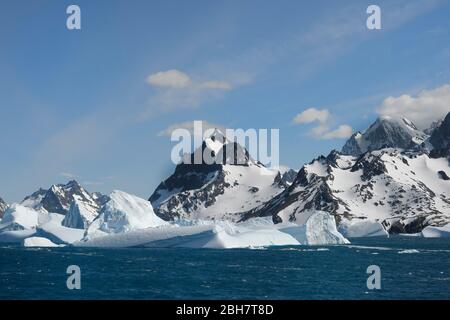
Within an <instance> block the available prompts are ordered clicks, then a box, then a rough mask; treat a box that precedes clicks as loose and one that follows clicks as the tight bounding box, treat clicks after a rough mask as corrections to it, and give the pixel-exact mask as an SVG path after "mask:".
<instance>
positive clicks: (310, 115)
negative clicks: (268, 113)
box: [293, 108, 353, 140]
mask: <svg viewBox="0 0 450 320" xmlns="http://www.w3.org/2000/svg"><path fill="white" fill-rule="evenodd" d="M331 118H332V116H331V113H330V111H328V109H316V108H309V109H306V110H305V111H303V112H301V113H299V114H297V115H296V116H295V117H294V119H293V121H294V123H295V124H308V123H314V122H316V123H318V125H316V126H315V127H313V128H312V129H311V130H310V134H311V135H312V136H313V137H314V138H316V139H321V140H327V139H344V138H348V137H350V136H351V135H352V133H353V129H352V127H350V126H349V125H347V124H343V125H340V126H339V127H338V128H337V129H335V130H332V129H331V128H330V127H331V124H330V122H331V120H332V119H331Z"/></svg>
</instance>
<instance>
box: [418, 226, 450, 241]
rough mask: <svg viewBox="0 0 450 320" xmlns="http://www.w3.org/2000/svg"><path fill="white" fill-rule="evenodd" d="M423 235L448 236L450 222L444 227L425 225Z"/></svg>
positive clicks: (433, 236)
mask: <svg viewBox="0 0 450 320" xmlns="http://www.w3.org/2000/svg"><path fill="white" fill-rule="evenodd" d="M422 236H423V237H425V238H448V237H450V223H448V224H446V225H445V226H443V227H432V226H428V227H425V228H424V229H423V230H422Z"/></svg>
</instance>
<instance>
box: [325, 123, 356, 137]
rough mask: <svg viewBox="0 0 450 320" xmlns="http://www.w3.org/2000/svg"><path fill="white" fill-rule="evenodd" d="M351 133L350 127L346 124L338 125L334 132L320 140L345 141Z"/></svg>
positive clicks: (328, 133)
mask: <svg viewBox="0 0 450 320" xmlns="http://www.w3.org/2000/svg"><path fill="white" fill-rule="evenodd" d="M352 133H353V129H352V127H350V126H349V125H346V124H342V125H340V126H339V127H338V128H337V129H336V130H333V131H329V132H327V133H325V134H324V135H323V136H322V137H321V139H345V138H349V137H350V136H351V135H352Z"/></svg>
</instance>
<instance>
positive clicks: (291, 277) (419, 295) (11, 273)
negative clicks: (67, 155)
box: [0, 237, 450, 299]
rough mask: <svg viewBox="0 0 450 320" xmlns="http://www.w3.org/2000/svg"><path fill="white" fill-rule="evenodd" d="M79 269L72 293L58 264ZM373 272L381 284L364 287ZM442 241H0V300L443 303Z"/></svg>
mask: <svg viewBox="0 0 450 320" xmlns="http://www.w3.org/2000/svg"><path fill="white" fill-rule="evenodd" d="M69 265H78V266H79V267H80V268H81V290H68V289H67V286H66V280H67V277H68V275H67V274H66V269H67V267H68V266H69ZM369 265H378V266H379V267H380V268H381V290H369V289H367V286H366V281H367V277H368V276H369V275H368V274H367V273H366V270H367V267H368V266H369ZM449 298H450V239H422V238H410V237H394V238H390V239H381V238H370V239H358V240H353V241H352V244H351V245H346V246H319V247H282V248H270V249H263V250H250V249H239V250H205V249H148V248H130V249H109V250H106V249H80V248H49V249H47V248H43V249H37V248H22V247H19V246H14V245H1V244H0V299H449Z"/></svg>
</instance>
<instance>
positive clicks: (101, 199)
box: [22, 180, 108, 214]
mask: <svg viewBox="0 0 450 320" xmlns="http://www.w3.org/2000/svg"><path fill="white" fill-rule="evenodd" d="M75 197H77V198H78V200H80V201H81V202H84V203H86V204H87V205H89V206H91V207H93V208H95V209H96V210H98V209H100V207H101V206H102V205H103V204H104V203H106V202H107V199H108V197H107V196H104V195H101V194H99V193H97V194H96V196H93V195H92V194H90V193H89V192H88V191H86V190H85V189H84V188H83V187H82V186H81V185H80V184H79V183H78V182H77V181H75V180H72V181H69V182H68V183H67V184H56V185H52V186H51V187H50V188H49V189H48V190H45V189H42V188H41V189H39V190H38V191H36V192H34V193H33V194H31V195H30V196H27V197H25V199H24V200H23V201H22V204H23V205H25V206H28V207H31V208H33V209H36V210H39V209H45V210H46V211H48V212H53V213H59V214H66V213H67V212H68V210H69V208H70V205H71V204H72V202H73V200H74V198H75ZM105 201H106V202H105Z"/></svg>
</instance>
